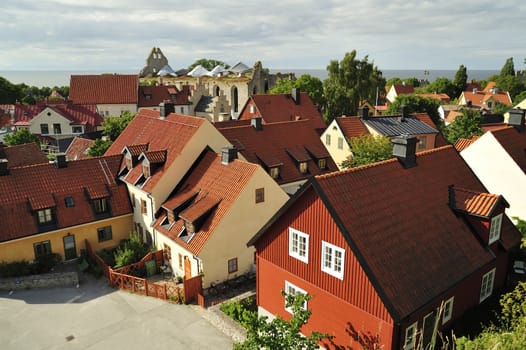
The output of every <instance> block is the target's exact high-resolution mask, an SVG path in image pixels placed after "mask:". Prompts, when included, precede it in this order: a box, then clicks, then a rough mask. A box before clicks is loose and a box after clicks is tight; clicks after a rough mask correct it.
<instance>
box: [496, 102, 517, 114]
mask: <svg viewBox="0 0 526 350" xmlns="http://www.w3.org/2000/svg"><path fill="white" fill-rule="evenodd" d="M511 107H512V106H511V105H505V104H502V103H497V104H496V105H495V106H494V107H493V108H492V109H491V112H492V113H493V114H498V115H504V113H506V112H507V111H509V110H510V109H511Z"/></svg>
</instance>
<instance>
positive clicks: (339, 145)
mask: <svg viewBox="0 0 526 350" xmlns="http://www.w3.org/2000/svg"><path fill="white" fill-rule="evenodd" d="M338 149H343V137H338Z"/></svg>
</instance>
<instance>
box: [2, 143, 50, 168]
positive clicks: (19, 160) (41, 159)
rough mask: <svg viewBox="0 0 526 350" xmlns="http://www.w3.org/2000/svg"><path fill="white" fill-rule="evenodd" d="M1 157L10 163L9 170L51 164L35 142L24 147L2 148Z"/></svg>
mask: <svg viewBox="0 0 526 350" xmlns="http://www.w3.org/2000/svg"><path fill="white" fill-rule="evenodd" d="M0 155H1V156H0V158H6V159H7V160H8V161H9V164H8V166H9V168H16V167H19V166H26V165H33V164H42V163H48V162H49V160H48V159H47V157H46V155H45V154H44V153H43V152H42V151H41V150H40V147H39V146H38V145H37V144H36V143H34V142H31V143H26V144H23V145H15V146H9V147H5V146H4V147H1V148H0Z"/></svg>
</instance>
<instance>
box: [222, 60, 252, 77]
mask: <svg viewBox="0 0 526 350" xmlns="http://www.w3.org/2000/svg"><path fill="white" fill-rule="evenodd" d="M251 70H252V68H250V67H249V66H247V65H246V64H244V63H243V62H238V63H236V64H235V65H234V66H233V67H231V68H229V69H228V71H229V72H232V73H234V74H243V73H246V72H249V71H251Z"/></svg>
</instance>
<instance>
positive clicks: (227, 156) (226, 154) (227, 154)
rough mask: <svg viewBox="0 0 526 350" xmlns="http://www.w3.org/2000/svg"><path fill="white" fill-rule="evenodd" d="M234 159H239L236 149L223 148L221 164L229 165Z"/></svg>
mask: <svg viewBox="0 0 526 350" xmlns="http://www.w3.org/2000/svg"><path fill="white" fill-rule="evenodd" d="M234 159H237V149H236V148H235V147H223V148H221V164H223V165H228V164H230V163H231V162H232V161H233V160H234Z"/></svg>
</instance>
